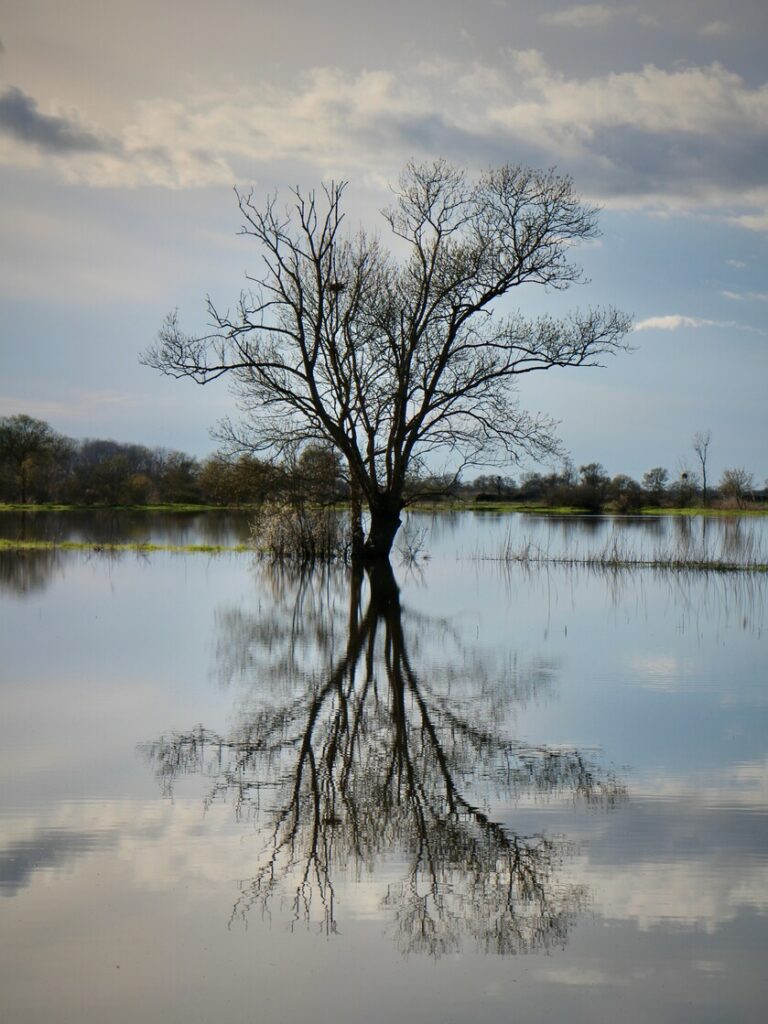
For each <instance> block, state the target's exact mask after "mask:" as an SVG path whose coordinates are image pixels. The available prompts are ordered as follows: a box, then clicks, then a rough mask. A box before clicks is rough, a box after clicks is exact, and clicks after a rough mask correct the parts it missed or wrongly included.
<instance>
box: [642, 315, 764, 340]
mask: <svg viewBox="0 0 768 1024" xmlns="http://www.w3.org/2000/svg"><path fill="white" fill-rule="evenodd" d="M683 327H691V328H699V327H721V328H725V329H728V330H735V331H746V332H748V333H749V334H762V335H764V334H765V333H766V332H765V331H763V330H760V328H758V327H752V326H751V325H749V324H739V323H736V322H734V321H733V320H706V319H704V318H703V317H699V316H684V315H683V314H681V313H670V314H667V315H666V316H649V317H647V318H646V319H645V320H640V321H638V323H636V324H635V326H634V328H633V330H635V331H678V330H680V329H681V328H683Z"/></svg>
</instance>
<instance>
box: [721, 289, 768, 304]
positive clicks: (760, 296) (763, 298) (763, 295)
mask: <svg viewBox="0 0 768 1024" xmlns="http://www.w3.org/2000/svg"><path fill="white" fill-rule="evenodd" d="M720 294H721V295H722V296H723V298H725V299H731V300H732V301H733V302H744V301H748V302H768V292H732V291H728V290H726V291H722V292H720Z"/></svg>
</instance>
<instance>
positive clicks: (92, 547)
mask: <svg viewBox="0 0 768 1024" xmlns="http://www.w3.org/2000/svg"><path fill="white" fill-rule="evenodd" d="M253 550H254V549H253V548H252V547H251V546H250V545H248V544H233V545H226V544H154V543H150V542H149V541H137V542H133V543H124V544H108V543H99V542H98V541H73V540H62V541H57V540H14V539H13V538H0V551H89V552H93V553H95V554H99V553H101V552H106V553H112V552H120V551H137V552H140V553H149V552H153V551H174V552H180V553H184V554H204V555H224V554H243V553H245V552H251V551H253Z"/></svg>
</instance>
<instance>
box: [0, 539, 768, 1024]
mask: <svg viewBox="0 0 768 1024" xmlns="http://www.w3.org/2000/svg"><path fill="white" fill-rule="evenodd" d="M484 522H485V521H484ZM500 525H502V524H500ZM503 525H506V524H503ZM662 527H663V528H664V529H669V525H668V524H666V523H664V524H662ZM699 528H700V527H699V525H698V524H696V523H694V524H693V526H692V529H694V530H697V529H699ZM482 529H483V530H487V527H485V526H483V527H482ZM542 529H543V530H546V531H552V530H554V531H555V532H558V531H560V532H564V531H567V530H568V529H569V527H568V526H567V525H562V526H560V525H558V526H557V527H554V526H546V527H543V528H542ZM573 529H574V531H577V532H578V531H581V530H582V527H581V526H576V527H574V528H573ZM746 529H747V530H751V529H753V527H752V526H751V525H750V524H749V523H747V524H746ZM579 536H581V533H579ZM487 540H488V537H487V536H485V537H483V536H478V534H477V532H475V533H474V534H472V533H471V532H468V530H467V525H466V524H465V523H461V522H459V523H458V524H456V523H450V522H445V521H441V522H439V524H438V528H437V529H436V530H435V531H434V532H433V534H432V536H431V538H430V540H429V542H428V544H427V546H428V547H429V548H430V549H431V551H432V553H433V557H432V558H431V559H430V560H429V561H427V562H424V563H422V568H421V570H420V571H419V572H413V571H407V570H404V569H402V568H400V569H397V570H396V572H397V576H398V577H399V580H400V590H399V591H398V589H397V587H396V586H394V584H393V581H392V580H388V579H385V580H383V581H380V585H379V586H377V587H372V586H371V584H370V581H367V580H363V581H361V588H360V590H359V592H358V591H357V589H356V587H355V586H354V581H352V580H351V579H350V578H349V576H348V575H346V574H343V573H342V574H331V575H326V576H323V575H315V576H314V577H312V578H304V579H301V578H299V579H297V578H295V577H294V578H291V577H289V576H286V575H282V576H281V575H275V574H270V573H268V572H267V571H266V570H263V569H255V568H254V567H253V566H252V564H251V562H250V560H249V559H248V556H224V557H218V558H214V559H209V558H207V557H206V556H200V555H195V556H179V555H170V554H168V555H164V554H155V555H152V556H143V557H141V558H136V557H134V556H130V555H128V556H123V557H121V558H118V559H112V560H104V559H99V558H94V557H83V556H80V555H77V554H66V555H62V554H59V553H56V556H55V558H50V559H48V560H47V561H46V560H45V559H43V560H41V561H40V562H35V561H34V560H30V561H29V562H26V563H22V564H21V565H19V564H18V563H17V564H16V565H13V564H12V562H11V560H8V561H7V564H6V561H4V562H3V566H2V579H3V584H4V586H3V593H4V597H3V615H2V622H1V623H0V632H1V636H0V642H1V643H2V649H3V652H4V657H3V669H2V680H3V682H2V687H3V709H4V714H3V720H2V724H1V725H0V740H1V741H2V744H1V746H0V794H2V802H3V808H4V811H3V815H2V818H0V827H1V828H2V840H1V841H0V893H1V894H2V898H0V922H1V923H2V934H3V938H4V941H3V943H2V949H3V951H2V953H0V991H2V995H0V1011H2V1016H3V1019H8V1020H13V1021H17V1020H18V1021H38V1020H40V1021H42V1020H44V1019H45V1020H51V1019H54V1020H57V1021H58V1020H62V1021H68V1020H83V1021H90V1020H102V1019H110V1020H115V1021H123V1020H125V1021H128V1020H131V1021H133V1020H135V1019H136V1015H137V1014H139V1013H142V1014H144V1015H145V1016H146V1017H147V1019H157V1018H159V1017H160V1016H161V1015H163V1016H164V1017H166V1018H167V1019H181V1018H182V1017H185V1019H191V1020H210V1019H214V1018H215V1019H221V1020H232V1021H236V1020H237V1021H239V1020H243V1019H251V1018H252V1017H254V1016H256V1017H258V1018H259V1019H263V1020H297V1019H299V1018H300V1017H301V1016H304V1015H307V1016H312V1017H313V1018H314V1019H321V1020H329V1021H330V1020H340V1021H347V1020H348V1021H353V1020H360V1019H366V1020H384V1019H387V1020H389V1019H391V1018H392V1016H401V1017H402V1018H403V1019H413V1020H426V1021H431V1020H456V1021H460V1020H467V1019H473V1020H482V1021H486V1020H487V1021H491V1020H493V1021H496V1020H507V1019H509V1018H510V1017H511V1016H514V1015H516V1014H518V1015H520V1016H521V1019H526V1020H541V1021H544V1020H553V1019H561V1018H563V1019H564V1017H565V1016H566V1015H567V1017H568V1019H570V1020H573V1019H575V1020H587V1019H590V1020H593V1019H595V1016H597V1017H598V1018H603V1019H618V1017H619V1015H620V1016H621V1019H623V1020H638V1021H640V1020H649V1019H664V1020H685V1021H687V1020H697V1021H699V1020H722V1019H729V1020H741V1019H743V1020H753V1019H754V1020H756V1019H759V1014H760V1010H759V1007H760V1006H761V1002H760V988H761V984H762V982H761V978H762V953H761V951H762V950H763V949H764V948H765V941H766V936H767V935H768V928H767V924H768V922H767V920H766V915H768V858H767V857H766V853H765V851H766V850H767V849H768V842H766V840H768V827H767V826H768V730H767V729H766V725H767V724H768V701H767V700H766V693H765V688H764V679H765V675H766V673H765V667H766V658H765V652H764V643H765V638H764V629H763V627H764V618H765V614H764V613H765V596H766V594H765V591H766V584H765V581H764V578H762V577H752V576H750V577H746V576H745V577H727V578H726V577H713V576H708V577H701V576H670V575H669V574H663V573H653V572H650V571H649V572H644V573H638V572H634V573H629V574H615V573H612V574H608V573H599V572H590V571H585V570H565V569H543V568H536V569H532V568H530V567H529V568H527V569H526V568H523V567H515V568H512V569H510V570H509V571H507V572H503V571H501V570H500V568H499V566H498V565H495V564H492V563H480V562H476V561H474V560H472V559H469V558H467V557H466V556H465V557H457V552H462V551H463V552H467V551H471V550H472V549H473V547H474V548H476V547H477V545H478V544H479V543H481V542H483V543H484V542H487ZM34 554H43V555H45V556H48V555H53V554H54V553H51V552H42V553H41V552H35V553H34ZM44 561H45V565H43V562H44ZM137 751H138V752H137ZM156 776H157V777H156ZM158 778H159V782H158ZM171 792H172V794H173V798H172V799H171V798H170V793H171ZM486 953H493V954H494V955H492V956H486V955H485V954H486ZM499 953H502V954H521V953H526V954H527V955H525V956H519V955H516V956H513V957H511V958H509V957H508V956H506V955H504V956H499V955H497V954H499ZM403 954H406V956H405V958H403Z"/></svg>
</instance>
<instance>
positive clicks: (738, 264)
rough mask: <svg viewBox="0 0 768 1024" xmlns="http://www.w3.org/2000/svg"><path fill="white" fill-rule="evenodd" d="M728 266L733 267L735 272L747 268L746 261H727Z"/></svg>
mask: <svg viewBox="0 0 768 1024" xmlns="http://www.w3.org/2000/svg"><path fill="white" fill-rule="evenodd" d="M725 263H726V266H729V267H733V268H734V270H743V269H744V267H746V265H747V264H746V263H745V262H744V260H726V261H725Z"/></svg>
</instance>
